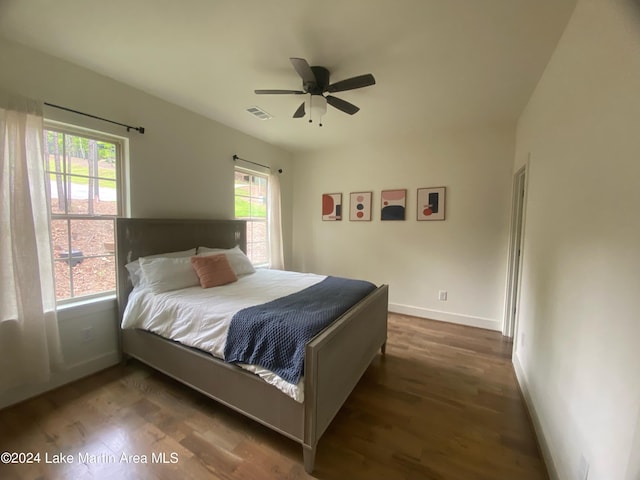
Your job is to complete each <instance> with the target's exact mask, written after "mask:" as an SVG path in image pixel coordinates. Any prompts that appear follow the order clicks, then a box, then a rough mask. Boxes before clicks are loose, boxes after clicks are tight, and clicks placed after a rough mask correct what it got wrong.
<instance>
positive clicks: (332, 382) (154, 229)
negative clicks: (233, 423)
mask: <svg viewBox="0 0 640 480" xmlns="http://www.w3.org/2000/svg"><path fill="white" fill-rule="evenodd" d="M236 245H240V248H242V250H243V251H246V224H245V222H244V221H242V220H165V219H139V218H118V219H117V245H116V260H117V267H118V268H117V278H118V288H117V297H118V310H119V319H120V321H121V320H122V314H123V312H124V309H125V307H126V304H127V299H128V296H129V293H130V292H131V289H132V285H131V281H130V279H129V275H128V273H127V270H126V268H125V264H127V263H128V262H131V261H133V260H135V259H137V258H138V257H142V256H145V255H153V254H156V253H163V252H172V251H179V250H187V249H190V248H193V247H197V246H208V247H220V248H232V247H234V246H236ZM387 311H388V287H387V285H382V286H380V287H378V288H377V289H376V290H374V291H373V292H371V293H370V294H369V295H367V296H366V297H365V298H364V299H362V300H361V301H360V302H359V303H357V304H356V305H354V306H353V307H352V308H351V309H349V310H348V311H347V312H345V313H344V314H343V315H342V316H341V317H340V318H338V319H337V320H336V321H335V322H333V323H332V324H331V325H330V326H328V327H327V328H325V329H324V330H323V331H321V332H320V333H319V334H318V335H316V336H315V337H314V338H313V339H312V340H311V341H310V342H309V343H308V344H307V346H306V351H305V362H304V402H303V403H299V402H296V401H295V400H293V399H292V398H290V397H288V396H287V395H285V394H284V393H282V392H281V391H280V390H278V389H277V388H274V387H273V386H272V385H269V384H268V383H266V382H265V381H263V380H262V379H261V378H260V377H258V376H257V375H255V374H253V373H250V372H248V371H246V370H244V369H242V368H240V367H237V366H235V365H233V364H229V363H225V362H224V361H222V360H219V359H216V358H215V357H213V356H211V355H210V354H208V353H205V352H202V351H200V350H197V349H193V348H190V347H186V346H184V345H181V344H179V343H177V342H173V341H170V340H166V339H164V338H162V337H160V336H157V335H155V334H153V333H149V332H145V331H144V330H137V329H126V330H120V348H121V351H122V353H123V356H124V358H128V357H133V358H136V359H138V360H140V361H142V362H144V363H146V364H147V365H149V366H151V367H153V368H155V369H157V370H159V371H161V372H163V373H164V374H166V375H169V376H170V377H173V378H175V379H176V380H178V381H180V382H182V383H184V384H186V385H188V386H190V387H192V388H194V389H195V390H198V391H199V392H201V393H203V394H205V395H207V396H208V397H210V398H213V399H214V400H217V401H218V402H220V403H222V404H224V405H226V406H228V407H230V408H232V409H234V410H237V411H238V412H240V413H242V414H244V415H246V416H247V417H249V418H252V419H253V420H255V421H257V422H260V423H262V424H264V425H266V426H268V427H270V428H272V429H273V430H275V431H277V432H279V433H281V434H282V435H285V436H287V437H289V438H291V439H293V440H295V441H296V442H298V443H300V444H301V445H302V450H303V457H304V468H305V470H306V471H307V472H309V473H311V472H312V471H313V468H314V463H315V456H316V447H317V444H318V440H319V439H320V437H321V436H322V434H323V433H324V431H325V430H326V429H327V427H328V426H329V424H330V423H331V421H332V420H333V418H334V416H335V415H336V413H338V410H340V408H341V407H342V405H343V403H344V402H345V401H346V399H347V397H348V396H349V394H350V393H351V391H352V390H353V388H354V387H355V386H356V384H357V383H358V381H359V380H360V378H361V376H362V374H363V373H364V372H365V370H366V369H367V367H368V366H369V364H370V363H371V361H372V359H373V358H374V357H375V355H376V354H377V352H378V350H381V352H382V354H384V352H385V345H386V340H387Z"/></svg>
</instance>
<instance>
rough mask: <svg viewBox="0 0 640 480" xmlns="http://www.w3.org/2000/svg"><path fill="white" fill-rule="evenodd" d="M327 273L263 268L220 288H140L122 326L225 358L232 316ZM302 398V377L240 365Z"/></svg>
mask: <svg viewBox="0 0 640 480" xmlns="http://www.w3.org/2000/svg"><path fill="white" fill-rule="evenodd" d="M325 278H326V277H325V276H323V275H315V274H312V273H297V272H286V271H283V270H267V269H258V270H257V271H256V272H255V273H251V274H249V275H243V276H241V277H239V278H238V281H237V282H234V283H231V284H228V285H223V286H221V287H213V288H201V287H199V286H198V287H190V288H184V289H181V290H173V291H170V292H164V293H153V292H151V291H150V290H149V289H148V288H144V287H138V288H135V289H134V290H133V291H132V292H131V294H130V295H129V301H128V303H127V308H126V309H125V311H124V316H123V319H122V328H141V329H144V330H148V331H150V332H153V333H155V334H157V335H160V336H162V337H165V338H169V339H171V340H175V341H177V342H180V343H182V344H184V345H188V346H190V347H194V348H198V349H200V350H203V351H205V352H208V353H210V354H212V355H213V356H215V357H218V358H221V359H224V347H225V343H226V340H227V330H228V329H229V323H230V322H231V318H232V317H233V315H234V314H235V313H236V312H237V311H239V310H241V309H243V308H247V307H252V306H254V305H259V304H262V303H266V302H270V301H271V300H275V299H276V298H279V297H284V296H286V295H290V294H292V293H295V292H298V291H300V290H303V289H305V288H307V287H310V286H311V285H314V284H316V283H318V282H320V281H322V280H324V279H325ZM239 366H241V367H242V368H245V369H247V370H249V371H251V372H253V373H255V374H257V375H260V377H262V378H263V379H264V380H265V381H266V382H268V383H270V384H272V385H274V386H275V387H277V388H278V389H280V390H281V391H282V392H284V393H285V394H287V395H289V396H290V397H291V398H293V399H294V400H296V401H298V402H302V401H304V389H303V380H300V383H298V385H293V384H291V383H289V382H287V381H285V380H283V379H282V378H280V377H279V376H278V375H276V374H275V373H273V372H271V371H269V370H266V369H264V368H262V367H258V366H255V365H244V364H239Z"/></svg>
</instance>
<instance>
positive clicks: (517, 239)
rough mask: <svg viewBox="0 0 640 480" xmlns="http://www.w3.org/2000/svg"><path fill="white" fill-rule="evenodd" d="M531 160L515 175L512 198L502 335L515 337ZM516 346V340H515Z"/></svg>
mask: <svg viewBox="0 0 640 480" xmlns="http://www.w3.org/2000/svg"><path fill="white" fill-rule="evenodd" d="M528 177H529V160H527V161H526V162H525V164H524V165H523V166H522V167H521V168H520V169H518V171H516V173H515V174H514V175H513V191H512V199H511V226H510V232H509V259H508V265H507V290H506V297H505V308H504V321H503V323H502V335H504V336H505V337H509V338H515V335H516V329H517V323H518V304H519V298H520V296H519V292H520V278H521V271H522V256H523V255H522V254H523V244H524V242H523V238H524V235H523V233H524V217H525V205H526V200H527V179H528ZM514 348H515V342H514Z"/></svg>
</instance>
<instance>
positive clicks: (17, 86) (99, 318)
mask: <svg viewBox="0 0 640 480" xmlns="http://www.w3.org/2000/svg"><path fill="white" fill-rule="evenodd" d="M0 88H2V89H5V90H8V91H12V92H16V93H20V94H23V95H26V96H29V97H32V98H38V99H41V100H44V101H46V102H49V103H54V104H58V105H63V106H67V107H70V108H73V109H76V110H80V111H84V112H88V113H91V114H94V115H98V116H102V117H106V118H111V119H113V120H116V121H119V122H122V123H128V124H131V125H134V126H139V125H141V126H143V127H145V129H146V132H145V134H144V135H140V134H138V133H137V132H135V131H132V132H130V133H129V134H127V132H126V129H123V128H121V127H117V126H112V125H110V124H107V123H104V122H100V121H97V120H92V119H88V118H87V117H82V116H78V115H74V114H70V113H66V112H62V111H60V110H56V109H53V108H46V109H45V116H46V117H47V118H51V119H53V120H59V121H64V122H67V123H71V124H75V125H80V126H83V127H86V128H93V129H96V130H101V131H106V132H110V133H113V134H116V135H120V136H126V137H128V138H129V147H130V148H129V154H130V155H129V180H130V185H131V191H130V198H129V200H130V212H131V216H134V217H165V218H169V217H174V218H233V215H234V211H233V208H234V206H233V205H234V203H233V168H234V163H233V160H232V156H233V154H238V155H239V156H240V157H242V158H246V159H249V160H253V161H257V162H259V163H263V164H265V165H269V166H272V167H275V168H283V169H284V174H283V175H282V177H281V185H282V210H283V230H284V247H285V252H284V253H285V260H288V259H290V258H291V205H292V204H291V197H292V183H291V178H292V172H291V155H290V154H289V153H288V152H285V151H283V150H281V149H279V148H276V147H273V146H271V145H269V144H267V143H265V142H262V141H260V140H257V139H255V138H252V137H249V136H247V135H245V134H243V133H240V132H238V131H236V130H233V129H231V128H228V127H226V126H224V125H222V124H220V123H217V122H214V121H212V120H209V119H206V118H204V117H202V116H199V115H197V114H194V113H191V112H189V111H187V110H185V109H183V108H180V107H177V106H175V105H172V104H169V103H167V102H164V101H162V100H160V99H158V98H155V97H153V96H150V95H147V94H145V93H143V92H141V91H139V90H136V89H134V88H131V87H128V86H126V85H124V84H122V83H119V82H116V81H114V80H112V79H109V78H107V77H104V76H101V75H98V74H96V73H93V72H91V71H89V70H86V69H83V68H80V67H77V66H74V65H72V64H69V63H67V62H64V61H61V60H59V59H56V58H54V57H51V56H48V55H44V54H42V53H39V52H36V51H34V50H32V49H29V48H25V47H23V46H19V45H17V44H14V43H11V42H8V41H6V40H3V39H0ZM210 94H211V95H216V93H215V92H211V93H210ZM96 308H98V310H99V313H97V312H96ZM105 309H106V310H107V311H106V312H105ZM59 318H60V334H61V337H62V338H61V341H62V344H63V349H64V354H65V359H66V367H67V371H66V372H63V373H61V374H60V375H57V376H55V377H54V379H53V380H52V382H51V384H48V385H41V386H35V387H30V388H28V389H21V390H20V391H15V392H9V394H7V395H6V396H3V397H2V398H0V408H1V407H2V406H3V405H7V404H9V403H12V402H14V401H16V400H20V399H21V398H24V397H25V396H27V395H30V394H33V393H37V391H38V390H40V391H41V390H43V389H46V388H48V387H51V386H55V385H57V384H59V383H61V382H65V381H68V380H69V379H73V378H77V377H78V376H80V375H87V374H89V373H92V372H93V371H95V370H96V369H98V368H104V367H105V366H107V365H110V364H113V363H114V362H115V361H117V357H118V356H117V343H116V336H115V331H116V330H115V325H116V308H115V302H114V301H113V300H111V301H107V302H102V303H101V304H100V306H97V305H93V306H88V307H87V306H85V307H78V308H73V309H67V310H64V311H61V312H60V314H59ZM88 325H91V326H93V328H94V333H95V338H94V339H93V340H91V341H90V342H83V340H82V335H81V329H82V328H85V327H86V326H88ZM73 372H75V373H73Z"/></svg>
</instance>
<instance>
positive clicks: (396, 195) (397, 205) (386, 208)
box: [380, 188, 407, 220]
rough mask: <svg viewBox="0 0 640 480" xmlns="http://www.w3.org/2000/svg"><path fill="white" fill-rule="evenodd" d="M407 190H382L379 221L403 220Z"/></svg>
mask: <svg viewBox="0 0 640 480" xmlns="http://www.w3.org/2000/svg"><path fill="white" fill-rule="evenodd" d="M406 203H407V189H406V188H405V189H399V190H383V191H382V194H381V198H380V204H381V207H380V220H404V218H405V211H406Z"/></svg>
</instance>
